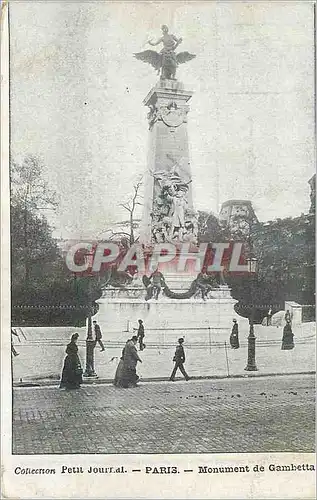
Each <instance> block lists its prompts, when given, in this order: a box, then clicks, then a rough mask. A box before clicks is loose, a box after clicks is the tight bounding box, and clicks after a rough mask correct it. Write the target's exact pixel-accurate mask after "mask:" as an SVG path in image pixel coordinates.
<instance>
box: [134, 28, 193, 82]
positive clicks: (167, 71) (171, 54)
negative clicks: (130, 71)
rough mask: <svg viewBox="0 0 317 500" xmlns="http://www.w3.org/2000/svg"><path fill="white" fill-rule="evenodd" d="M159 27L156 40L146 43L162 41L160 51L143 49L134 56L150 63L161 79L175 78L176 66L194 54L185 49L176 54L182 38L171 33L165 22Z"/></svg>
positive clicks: (191, 57)
mask: <svg viewBox="0 0 317 500" xmlns="http://www.w3.org/2000/svg"><path fill="white" fill-rule="evenodd" d="M161 29H162V36H161V37H160V38H159V39H158V40H157V41H156V42H153V41H152V40H149V41H148V44H149V45H151V46H155V45H159V44H160V43H162V44H163V48H162V50H161V51H160V52H156V51H155V50H144V51H143V52H138V53H136V54H134V57H136V59H139V60H140V61H143V62H146V63H148V64H151V66H153V68H154V69H155V70H156V71H157V72H158V74H159V75H160V78H161V80H175V79H176V78H175V75H176V69H177V66H178V65H179V64H183V63H185V62H187V61H190V60H191V59H194V57H196V56H195V55H194V54H190V53H189V52H187V51H186V52H179V53H178V54H176V53H175V50H176V49H177V47H178V46H179V44H180V43H182V41H183V40H182V38H177V37H176V36H175V35H171V34H170V33H169V32H168V27H167V26H166V25H165V24H164V25H163V26H162V28H161Z"/></svg>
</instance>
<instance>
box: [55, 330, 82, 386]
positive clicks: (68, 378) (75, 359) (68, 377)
mask: <svg viewBox="0 0 317 500" xmlns="http://www.w3.org/2000/svg"><path fill="white" fill-rule="evenodd" d="M78 337H79V335H78V333H74V334H73V335H72V337H71V340H70V343H69V344H68V345H67V347H66V354H67V356H66V358H65V361H64V367H63V371H62V379H61V383H60V386H59V387H60V389H69V390H70V389H80V385H81V384H82V382H83V378H82V375H83V370H82V367H81V363H80V359H79V356H78V347H77V340H78Z"/></svg>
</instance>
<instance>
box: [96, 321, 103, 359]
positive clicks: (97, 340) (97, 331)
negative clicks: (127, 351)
mask: <svg viewBox="0 0 317 500" xmlns="http://www.w3.org/2000/svg"><path fill="white" fill-rule="evenodd" d="M93 325H94V330H95V340H96V343H97V342H98V344H99V345H100V347H101V349H100V352H102V351H104V350H105V347H104V345H103V343H102V340H101V339H102V334H101V330H100V326H99V325H98V323H97V321H93Z"/></svg>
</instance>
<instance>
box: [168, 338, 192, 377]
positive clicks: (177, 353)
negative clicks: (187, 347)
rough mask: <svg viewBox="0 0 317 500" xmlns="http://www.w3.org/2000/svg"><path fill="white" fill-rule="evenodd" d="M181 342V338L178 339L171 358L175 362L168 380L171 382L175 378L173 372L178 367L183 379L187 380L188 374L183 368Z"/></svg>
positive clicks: (174, 372) (183, 354)
mask: <svg viewBox="0 0 317 500" xmlns="http://www.w3.org/2000/svg"><path fill="white" fill-rule="evenodd" d="M183 343H184V339H183V338H180V339H178V346H177V347H176V350H175V355H174V358H173V361H174V362H175V366H174V368H173V371H172V374H171V376H170V380H171V381H172V382H174V380H175V374H176V372H177V368H179V369H180V371H181V373H182V374H183V375H184V377H185V380H189V376H188V375H187V373H186V371H185V368H184V363H185V351H184V347H183Z"/></svg>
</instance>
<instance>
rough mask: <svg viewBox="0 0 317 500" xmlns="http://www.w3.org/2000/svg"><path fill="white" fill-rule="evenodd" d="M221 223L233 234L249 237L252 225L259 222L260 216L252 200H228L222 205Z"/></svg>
mask: <svg viewBox="0 0 317 500" xmlns="http://www.w3.org/2000/svg"><path fill="white" fill-rule="evenodd" d="M219 223H220V224H221V226H222V227H226V228H228V229H229V230H230V232H231V233H232V234H235V235H239V236H245V237H247V236H248V235H249V233H250V228H251V226H252V225H254V224H257V223H258V218H257V216H256V214H255V212H254V210H253V206H252V203H251V201H249V200H228V201H225V202H224V203H223V204H222V206H221V210H220V214H219Z"/></svg>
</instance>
